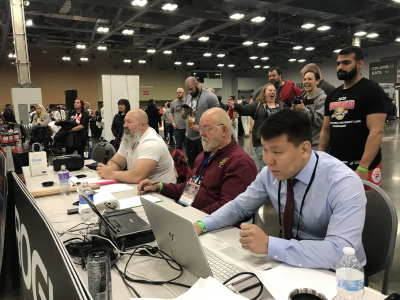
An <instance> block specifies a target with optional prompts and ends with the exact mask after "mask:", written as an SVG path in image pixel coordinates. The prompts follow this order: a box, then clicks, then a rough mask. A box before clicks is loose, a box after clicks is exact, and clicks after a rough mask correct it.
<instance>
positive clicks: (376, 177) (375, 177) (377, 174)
mask: <svg viewBox="0 0 400 300" xmlns="http://www.w3.org/2000/svg"><path fill="white" fill-rule="evenodd" d="M371 177H372V181H373V182H374V183H375V184H378V183H379V182H380V181H381V170H380V169H379V168H375V169H374V170H373V171H372V176H371Z"/></svg>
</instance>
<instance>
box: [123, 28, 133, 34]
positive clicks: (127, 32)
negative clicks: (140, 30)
mask: <svg viewBox="0 0 400 300" xmlns="http://www.w3.org/2000/svg"><path fill="white" fill-rule="evenodd" d="M133 33H134V31H133V29H124V30H122V34H126V35H132V34H133Z"/></svg>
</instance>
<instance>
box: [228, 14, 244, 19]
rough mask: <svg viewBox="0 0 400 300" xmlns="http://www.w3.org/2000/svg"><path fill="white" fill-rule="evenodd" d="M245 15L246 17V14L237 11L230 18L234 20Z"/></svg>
mask: <svg viewBox="0 0 400 300" xmlns="http://www.w3.org/2000/svg"><path fill="white" fill-rule="evenodd" d="M243 17H244V14H241V13H235V14H233V15H231V16H230V17H229V18H230V19H232V20H240V19H241V18H243Z"/></svg>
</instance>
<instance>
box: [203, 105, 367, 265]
mask: <svg viewBox="0 0 400 300" xmlns="http://www.w3.org/2000/svg"><path fill="white" fill-rule="evenodd" d="M260 135H261V142H262V145H263V159H264V161H265V163H266V167H264V168H263V169H262V171H261V172H260V174H258V176H257V178H256V180H255V181H253V183H252V184H251V185H250V186H249V187H248V188H247V190H246V191H245V192H243V193H242V194H240V195H239V196H237V197H236V198H235V199H234V200H232V201H230V202H229V203H227V204H226V205H224V206H223V207H221V208H220V209H219V210H217V211H216V212H214V213H213V214H211V215H209V216H207V217H205V218H204V219H202V220H200V221H198V222H197V223H195V227H196V230H197V232H198V234H201V233H202V232H205V231H212V230H215V229H218V228H222V227H226V226H230V225H233V224H236V223H237V222H240V221H242V220H243V219H245V218H246V217H248V216H251V215H252V214H254V213H256V212H257V210H258V209H259V208H260V207H261V206H262V205H263V204H264V203H266V202H267V201H271V203H272V205H273V206H274V208H275V211H276V212H277V213H278V215H280V220H281V221H280V222H281V228H283V224H282V223H283V221H282V220H283V218H284V217H283V216H284V210H285V206H286V194H287V180H288V179H297V180H298V181H297V183H296V184H295V186H294V188H293V193H294V212H293V225H292V238H291V239H290V240H287V239H284V238H280V237H272V236H268V235H266V234H265V233H264V232H263V231H262V229H260V228H259V227H258V226H257V225H249V224H242V225H241V231H240V242H241V243H242V247H243V248H244V249H248V250H250V251H251V252H254V253H259V254H268V255H269V256H270V257H271V258H273V259H275V260H279V261H282V262H284V263H287V264H289V265H293V266H298V267H304V268H323V269H335V264H336V262H337V261H338V260H339V259H340V257H341V256H342V254H343V247H352V248H354V249H355V251H356V255H357V258H358V259H359V261H360V262H361V264H362V265H365V263H366V257H365V252H364V248H363V245H362V231H363V228H364V220H365V205H366V202H367V200H366V197H365V192H364V188H363V184H362V181H361V179H360V178H359V177H358V176H357V175H356V174H355V173H354V172H353V171H352V170H351V169H350V168H348V167H347V166H346V165H344V164H343V163H342V162H340V161H339V160H337V159H336V158H334V157H332V156H330V155H329V154H326V153H324V152H317V151H313V150H312V149H311V141H312V136H311V124H310V121H309V119H308V117H307V116H305V115H304V114H301V113H298V112H296V111H293V110H289V109H284V110H282V111H280V112H278V113H276V114H274V115H272V116H270V117H269V118H268V119H267V120H266V122H264V124H263V125H262V127H261V128H260ZM278 195H279V196H278ZM279 202H280V204H279Z"/></svg>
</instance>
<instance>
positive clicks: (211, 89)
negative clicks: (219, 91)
mask: <svg viewBox="0 0 400 300" xmlns="http://www.w3.org/2000/svg"><path fill="white" fill-rule="evenodd" d="M207 90H209V91H210V92H211V93H213V94H214V95H215V90H214V89H213V88H207Z"/></svg>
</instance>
